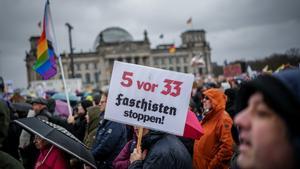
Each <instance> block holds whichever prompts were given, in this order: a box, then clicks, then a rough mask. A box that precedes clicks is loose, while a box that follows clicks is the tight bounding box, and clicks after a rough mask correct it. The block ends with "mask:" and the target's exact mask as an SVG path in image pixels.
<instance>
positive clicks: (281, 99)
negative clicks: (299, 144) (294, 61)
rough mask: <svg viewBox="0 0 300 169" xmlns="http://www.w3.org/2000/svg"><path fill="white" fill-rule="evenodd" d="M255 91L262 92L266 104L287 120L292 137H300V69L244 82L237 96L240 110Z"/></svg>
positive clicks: (245, 105) (238, 109)
mask: <svg viewBox="0 0 300 169" xmlns="http://www.w3.org/2000/svg"><path fill="white" fill-rule="evenodd" d="M255 92H261V93H262V95H263V97H264V101H265V102H266V104H267V105H268V106H269V107H270V108H271V109H272V110H273V111H274V112H275V113H276V114H277V115H279V117H280V118H281V119H282V120H283V121H284V122H285V124H286V125H287V128H288V132H289V135H290V137H291V139H294V138H299V139H300V130H299V128H300V70H287V71H282V72H279V73H277V74H273V75H261V76H259V77H257V78H256V79H254V80H252V81H250V82H247V83H245V84H243V85H242V86H241V88H240V91H239V92H238V96H237V97H238V98H237V111H238V112H240V111H241V110H243V109H244V108H246V107H247V105H248V100H249V98H250V96H251V95H252V94H254V93H255Z"/></svg>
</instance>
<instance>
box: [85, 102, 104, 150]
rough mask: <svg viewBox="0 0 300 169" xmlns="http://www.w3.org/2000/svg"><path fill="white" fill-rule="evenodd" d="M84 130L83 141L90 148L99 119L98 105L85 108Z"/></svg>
mask: <svg viewBox="0 0 300 169" xmlns="http://www.w3.org/2000/svg"><path fill="white" fill-rule="evenodd" d="M85 117H86V122H87V125H86V130H85V136H84V139H83V143H84V144H85V145H86V146H87V147H88V148H89V149H91V148H92V146H93V144H94V142H95V138H96V133H97V128H98V126H99V121H100V108H99V106H93V107H89V108H87V114H86V116H85Z"/></svg>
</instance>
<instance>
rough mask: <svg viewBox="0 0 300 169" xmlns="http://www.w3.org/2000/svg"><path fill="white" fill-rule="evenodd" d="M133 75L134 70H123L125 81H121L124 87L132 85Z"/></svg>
mask: <svg viewBox="0 0 300 169" xmlns="http://www.w3.org/2000/svg"><path fill="white" fill-rule="evenodd" d="M132 76H133V72H127V71H125V72H123V76H122V79H123V81H122V82H121V85H122V86H124V87H130V86H131V85H132V79H131V77H132Z"/></svg>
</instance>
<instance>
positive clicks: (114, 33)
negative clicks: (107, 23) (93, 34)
mask: <svg viewBox="0 0 300 169" xmlns="http://www.w3.org/2000/svg"><path fill="white" fill-rule="evenodd" d="M101 34H102V37H103V41H104V42H107V43H112V42H123V41H133V38H132V36H131V35H130V33H128V32H127V31H126V30H125V29H122V28H120V27H110V28H106V29H104V30H103V31H101V32H100V33H99V35H98V36H97V38H96V40H95V43H94V48H96V47H97V46H99V44H100V35H101Z"/></svg>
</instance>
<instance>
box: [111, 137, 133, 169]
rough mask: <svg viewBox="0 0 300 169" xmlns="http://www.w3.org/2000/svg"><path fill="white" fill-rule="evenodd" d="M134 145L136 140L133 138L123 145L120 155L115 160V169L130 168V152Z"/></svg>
mask: <svg viewBox="0 0 300 169" xmlns="http://www.w3.org/2000/svg"><path fill="white" fill-rule="evenodd" d="M132 143H133V144H132ZM134 145H135V142H133V139H132V140H130V141H128V142H127V144H126V145H125V146H124V147H123V149H122V150H121V152H120V153H119V155H118V156H117V157H116V158H115V160H114V161H113V169H128V167H129V165H130V161H129V159H130V154H131V152H132V147H133V146H134Z"/></svg>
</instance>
